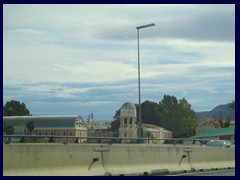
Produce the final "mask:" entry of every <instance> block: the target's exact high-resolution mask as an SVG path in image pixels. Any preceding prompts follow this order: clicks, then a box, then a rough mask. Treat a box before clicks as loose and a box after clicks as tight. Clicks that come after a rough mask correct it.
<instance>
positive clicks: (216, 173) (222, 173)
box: [171, 169, 235, 176]
mask: <svg viewBox="0 0 240 180" xmlns="http://www.w3.org/2000/svg"><path fill="white" fill-rule="evenodd" d="M171 176H235V169H228V170H216V171H205V172H191V173H183V174H175V175H171Z"/></svg>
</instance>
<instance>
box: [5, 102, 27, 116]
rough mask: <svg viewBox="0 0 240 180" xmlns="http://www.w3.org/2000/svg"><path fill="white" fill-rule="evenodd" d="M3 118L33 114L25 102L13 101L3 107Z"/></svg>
mask: <svg viewBox="0 0 240 180" xmlns="http://www.w3.org/2000/svg"><path fill="white" fill-rule="evenodd" d="M3 116H31V114H30V111H29V110H28V109H27V108H26V105H25V104H24V103H23V102H22V103H20V102H19V101H15V100H11V101H8V102H7V103H6V104H5V106H3Z"/></svg>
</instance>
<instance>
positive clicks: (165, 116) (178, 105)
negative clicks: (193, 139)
mask: <svg viewBox="0 0 240 180" xmlns="http://www.w3.org/2000/svg"><path fill="white" fill-rule="evenodd" d="M136 107H137V111H138V109H139V108H138V105H136ZM141 109H142V122H143V123H146V124H153V125H158V126H161V127H163V128H165V129H167V130H170V131H172V132H173V137H179V138H180V137H189V136H193V135H194V133H195V127H196V126H197V120H196V116H195V112H194V111H193V110H192V109H191V105H190V104H189V103H188V102H187V100H186V99H184V98H183V99H180V100H177V98H176V97H174V96H169V95H164V97H163V100H161V101H160V102H159V103H155V102H150V101H145V102H143V103H142V104H141ZM137 114H138V113H137ZM119 116H120V110H117V111H116V114H115V116H114V117H115V118H117V119H116V120H115V121H113V122H112V128H111V129H112V131H113V132H116V131H118V129H119V125H120V120H119V118H118V117H119Z"/></svg>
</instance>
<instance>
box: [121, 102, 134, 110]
mask: <svg viewBox="0 0 240 180" xmlns="http://www.w3.org/2000/svg"><path fill="white" fill-rule="evenodd" d="M121 109H133V110H136V106H135V104H133V103H130V102H126V103H124V104H123V105H122V107H121Z"/></svg>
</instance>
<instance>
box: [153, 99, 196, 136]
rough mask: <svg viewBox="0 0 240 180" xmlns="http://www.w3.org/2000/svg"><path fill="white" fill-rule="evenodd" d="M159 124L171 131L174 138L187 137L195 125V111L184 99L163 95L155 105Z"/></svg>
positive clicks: (191, 133)
mask: <svg viewBox="0 0 240 180" xmlns="http://www.w3.org/2000/svg"><path fill="white" fill-rule="evenodd" d="M157 115H158V117H159V119H160V126H162V127H164V128H166V129H168V130H170V131H172V132H173V137H174V138H181V137H189V136H192V135H193V130H194V128H195V127H196V126H197V120H196V116H195V112H194V111H193V110H192V109H191V105H190V104H189V103H188V102H187V100H186V99H184V98H183V99H180V100H179V101H178V100H177V98H176V97H174V96H169V95H164V97H163V100H162V101H160V102H159V104H158V107H157Z"/></svg>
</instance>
